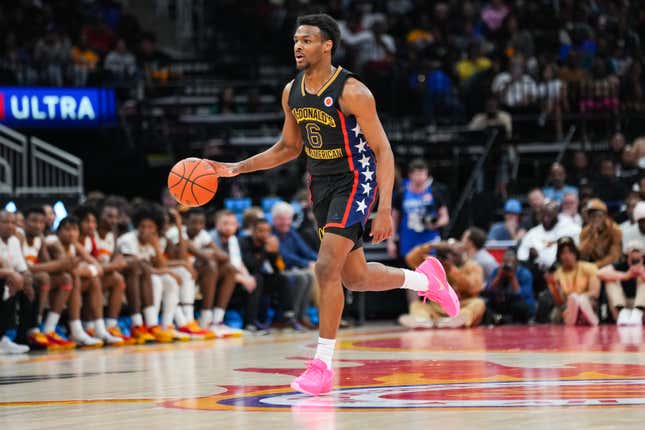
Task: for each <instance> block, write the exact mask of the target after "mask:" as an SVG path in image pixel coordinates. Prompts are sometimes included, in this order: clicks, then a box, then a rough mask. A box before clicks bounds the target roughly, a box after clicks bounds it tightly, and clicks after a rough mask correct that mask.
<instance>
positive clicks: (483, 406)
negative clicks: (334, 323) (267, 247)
mask: <svg viewBox="0 0 645 430" xmlns="http://www.w3.org/2000/svg"><path fill="white" fill-rule="evenodd" d="M314 341H315V333H307V334H286V333H283V334H274V335H270V336H262V337H259V336H258V337H253V336H248V337H246V338H243V339H228V340H220V341H210V342H190V343H183V344H172V345H147V346H132V347H124V348H114V349H101V350H92V351H74V352H68V353H63V352H59V353H49V354H40V355H29V356H23V357H18V358H16V357H7V356H0V429H2V430H12V429H20V430H26V429H50V428H51V429H73V428H81V429H88V430H102V429H110V430H114V429H124V430H126V429H127V430H130V429H138V428H145V429H166V428H182V429H201V428H204V429H206V428H208V429H231V428H245V429H247V428H248V429H280V430H284V429H289V428H298V429H305V430H322V429H325V430H331V429H350V428H351V429H368V428H369V429H374V430H379V429H388V430H403V429H408V428H414V429H429V428H431V429H441V430H451V429H457V428H467V429H470V428H494V429H514V430H515V429H518V428H520V429H521V430H526V429H543V428H567V429H587V428H606V429H625V428H643V426H644V425H645V424H643V423H645V345H644V338H643V330H642V329H641V328H636V329H622V328H621V329H620V330H619V329H618V328H616V327H614V326H601V327H597V328H583V327H579V328H578V327H571V328H565V327H556V326H533V327H510V326H509V327H496V328H477V329H472V330H447V331H405V330H403V329H401V328H398V327H396V326H394V325H391V324H370V325H368V326H367V327H363V328H359V329H351V330H346V331H343V332H342V334H341V337H340V339H339V342H338V347H337V355H336V358H337V361H336V367H337V374H336V377H337V379H336V389H335V391H334V392H333V393H332V395H328V396H324V397H318V398H312V397H307V396H304V395H300V394H297V393H294V392H293V391H292V390H291V389H289V387H288V384H289V382H290V381H291V379H292V377H293V376H294V375H297V374H298V373H299V372H300V371H301V369H302V367H303V362H304V361H305V360H306V359H307V358H309V357H310V356H311V354H312V352H313V349H312V348H313V343H314Z"/></svg>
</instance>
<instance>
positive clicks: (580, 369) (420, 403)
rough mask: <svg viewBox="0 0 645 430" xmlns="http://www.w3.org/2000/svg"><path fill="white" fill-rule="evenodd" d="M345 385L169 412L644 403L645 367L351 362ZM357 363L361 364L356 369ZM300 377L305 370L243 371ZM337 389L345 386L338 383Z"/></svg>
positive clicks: (251, 395) (201, 401) (232, 397)
mask: <svg viewBox="0 0 645 430" xmlns="http://www.w3.org/2000/svg"><path fill="white" fill-rule="evenodd" d="M342 364H348V365H349V366H346V367H339V368H338V369H337V379H336V381H348V382H351V385H348V386H342V385H341V386H338V387H337V388H336V389H335V390H334V391H332V392H331V393H330V394H328V395H326V396H321V397H311V396H307V395H304V394H300V393H297V392H294V391H293V390H292V389H290V388H288V387H285V386H246V387H244V386H227V387H225V389H226V391H225V392H223V393H221V394H216V395H213V396H208V397H201V398H196V399H194V398H193V399H185V400H172V401H168V402H165V403H164V404H163V406H165V407H170V408H181V409H199V410H248V411H275V412H279V411H290V410H292V409H293V408H300V407H311V408H333V409H335V410H347V411H352V412H370V411H384V410H392V411H395V410H396V411H401V410H420V409H421V410H424V409H425V410H436V409H454V408H460V409H474V410H476V409H489V408H495V409H499V408H523V407H524V408H528V407H531V408H533V407H609V406H622V407H625V406H637V405H645V366H641V365H623V364H607V363H572V364H568V365H566V366H563V367H560V368H539V369H537V368H535V369H533V368H524V367H509V366H503V365H500V364H497V363H492V362H485V361H478V360H468V361H462V360H445V361H442V360H348V361H347V362H346V363H339V365H341V366H342ZM357 364H358V366H357ZM238 370H239V371H243V372H254V373H265V374H276V373H278V374H286V375H290V376H296V375H298V374H299V373H300V372H301V371H302V369H300V368H298V369H284V368H282V369H238ZM337 383H338V382H337Z"/></svg>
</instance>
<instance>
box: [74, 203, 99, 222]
mask: <svg viewBox="0 0 645 430" xmlns="http://www.w3.org/2000/svg"><path fill="white" fill-rule="evenodd" d="M90 215H94V218H95V219H97V220H98V218H99V217H98V214H97V213H96V209H94V207H92V206H88V205H81V206H79V207H77V208H76V209H74V216H76V217H77V218H78V219H79V221H83V220H85V219H86V218H88V217H89V216H90Z"/></svg>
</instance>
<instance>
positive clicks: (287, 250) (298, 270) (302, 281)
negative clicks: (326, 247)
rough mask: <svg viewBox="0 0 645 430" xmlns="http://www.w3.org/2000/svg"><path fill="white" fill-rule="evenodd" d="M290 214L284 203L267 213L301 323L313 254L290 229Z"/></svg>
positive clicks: (309, 290) (308, 294) (311, 279)
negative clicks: (269, 213) (271, 221)
mask: <svg viewBox="0 0 645 430" xmlns="http://www.w3.org/2000/svg"><path fill="white" fill-rule="evenodd" d="M293 214H294V211H293V207H292V206H291V205H290V204H289V203H286V202H278V203H276V204H275V205H274V206H273V208H272V209H271V219H272V220H273V230H274V234H275V235H276V236H277V237H278V240H279V241H280V256H281V257H282V259H283V260H284V263H285V266H286V270H285V271H284V274H285V276H286V277H287V278H288V279H289V281H290V282H291V283H292V285H293V286H294V291H293V294H294V299H293V310H294V312H295V318H296V320H297V321H303V320H305V317H306V312H307V308H308V307H309V303H310V302H311V295H312V291H313V287H314V281H315V278H314V263H315V261H316V258H317V254H316V252H315V251H314V250H313V249H311V248H310V247H309V246H308V245H307V244H306V243H305V241H304V239H303V238H302V237H301V236H300V235H299V234H298V232H297V231H296V230H294V229H293V228H292V224H293Z"/></svg>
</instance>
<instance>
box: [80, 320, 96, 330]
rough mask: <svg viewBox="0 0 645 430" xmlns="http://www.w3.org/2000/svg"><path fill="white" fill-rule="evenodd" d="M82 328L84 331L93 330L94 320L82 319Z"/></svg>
mask: <svg viewBox="0 0 645 430" xmlns="http://www.w3.org/2000/svg"><path fill="white" fill-rule="evenodd" d="M83 328H84V329H85V331H87V330H94V329H96V325H95V324H94V321H83Z"/></svg>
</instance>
